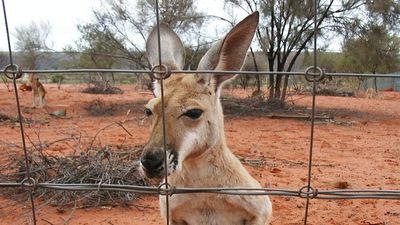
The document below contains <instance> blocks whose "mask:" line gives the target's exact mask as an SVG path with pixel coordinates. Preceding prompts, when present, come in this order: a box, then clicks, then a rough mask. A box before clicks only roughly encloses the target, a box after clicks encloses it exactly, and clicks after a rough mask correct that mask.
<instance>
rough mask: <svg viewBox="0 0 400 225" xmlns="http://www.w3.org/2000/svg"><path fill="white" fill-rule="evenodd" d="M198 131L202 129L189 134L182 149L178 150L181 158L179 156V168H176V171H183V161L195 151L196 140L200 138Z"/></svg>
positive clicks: (183, 142) (184, 139)
mask: <svg viewBox="0 0 400 225" xmlns="http://www.w3.org/2000/svg"><path fill="white" fill-rule="evenodd" d="M198 130H200V129H199V128H197V129H196V130H194V131H191V132H188V133H187V134H186V135H185V137H184V138H183V141H182V144H181V147H180V148H179V150H178V152H179V156H178V166H177V168H176V171H181V169H182V162H183V160H184V159H185V158H186V157H187V156H188V155H189V154H190V153H191V152H192V151H193V149H194V145H195V144H196V140H198V139H199V136H200V133H199V132H198Z"/></svg>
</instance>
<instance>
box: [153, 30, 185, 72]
mask: <svg viewBox="0 0 400 225" xmlns="http://www.w3.org/2000/svg"><path fill="white" fill-rule="evenodd" d="M159 29H160V38H161V60H162V63H163V64H165V65H166V66H168V67H170V68H171V69H172V70H181V69H183V66H184V65H185V48H184V47H183V44H182V42H181V39H180V38H179V37H178V35H177V34H176V33H175V32H174V31H173V30H172V29H171V28H169V26H168V25H167V24H165V23H161V24H160V26H159ZM146 51H147V57H148V59H149V62H150V64H151V66H155V65H158V64H159V56H158V55H159V54H158V32H157V26H156V27H154V28H153V30H152V31H151V32H150V35H149V37H148V38H147V42H146Z"/></svg>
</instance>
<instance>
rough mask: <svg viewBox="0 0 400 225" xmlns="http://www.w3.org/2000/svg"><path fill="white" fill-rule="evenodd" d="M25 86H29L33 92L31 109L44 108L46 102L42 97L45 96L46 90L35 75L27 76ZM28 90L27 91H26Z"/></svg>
mask: <svg viewBox="0 0 400 225" xmlns="http://www.w3.org/2000/svg"><path fill="white" fill-rule="evenodd" d="M27 86H30V87H31V89H32V91H33V99H32V100H33V104H32V105H33V107H34V108H35V107H36V106H39V108H42V107H43V106H45V104H46V102H45V99H44V97H45V96H46V93H47V92H46V90H45V89H44V86H43V84H42V83H40V81H39V78H38V77H37V76H36V75H35V74H33V73H32V74H29V81H28V84H27ZM28 90H29V89H28Z"/></svg>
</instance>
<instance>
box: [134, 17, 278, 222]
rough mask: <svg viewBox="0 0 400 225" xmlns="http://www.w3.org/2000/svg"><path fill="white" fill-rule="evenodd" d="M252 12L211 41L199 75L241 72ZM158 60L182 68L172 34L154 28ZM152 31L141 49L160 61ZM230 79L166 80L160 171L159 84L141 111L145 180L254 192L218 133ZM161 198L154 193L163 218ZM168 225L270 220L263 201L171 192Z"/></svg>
mask: <svg viewBox="0 0 400 225" xmlns="http://www.w3.org/2000/svg"><path fill="white" fill-rule="evenodd" d="M258 19H259V14H258V12H256V13H253V14H252V15H250V16H248V17H247V18H245V19H244V20H243V21H241V22H240V23H239V24H238V25H236V26H235V27H234V28H233V29H232V30H231V31H230V32H229V33H228V34H227V35H226V36H225V37H224V38H223V39H221V40H219V41H218V42H216V43H214V45H213V46H212V47H211V48H210V49H209V50H208V51H207V52H206V54H205V55H204V56H203V58H202V59H201V61H200V63H199V67H198V69H199V70H215V71H218V70H225V71H235V70H240V69H241V67H242V64H243V62H244V59H245V57H246V53H247V50H248V48H249V46H250V44H251V41H252V39H253V36H254V33H255V30H256V27H257V25H258ZM159 29H160V35H161V46H162V53H161V57H162V62H163V64H166V65H167V66H168V67H170V68H171V69H172V70H181V69H182V68H183V66H184V59H185V52H184V47H183V45H182V42H181V41H180V39H179V37H178V36H177V34H176V33H175V32H174V31H173V30H172V29H170V28H169V27H168V26H167V25H166V24H160V28H159ZM157 46H158V45H157V30H156V28H154V29H153V30H152V32H151V33H150V35H149V37H148V39H147V43H146V50H147V54H148V58H149V61H150V63H151V64H152V65H153V66H154V65H157V64H158V54H157V51H158V47H157ZM234 76H235V74H223V75H217V74H212V73H210V74H191V73H190V72H188V73H187V74H172V75H171V76H170V77H169V78H168V79H166V80H165V81H164V101H165V105H164V112H165V118H166V122H165V124H166V142H167V143H166V145H167V153H168V166H167V167H168V168H165V167H164V151H163V147H162V146H163V134H162V109H161V97H160V84H159V83H155V84H154V85H155V89H154V92H155V96H156V97H155V98H154V99H152V100H150V101H149V102H148V103H147V105H146V109H145V114H146V115H147V116H148V117H149V118H150V119H151V121H152V123H151V124H152V125H151V137H150V139H149V141H148V143H147V144H146V146H145V147H144V149H143V153H142V156H141V159H140V162H141V163H140V164H141V166H140V167H141V170H142V172H143V173H144V175H145V176H147V177H148V178H154V177H158V178H162V177H163V176H164V174H165V173H167V174H168V182H169V184H170V185H172V186H174V187H177V188H182V187H186V188H195V187H197V188H205V187H238V188H239V187H242V188H260V187H261V186H260V184H259V183H258V181H256V180H255V179H254V178H253V177H252V176H251V175H250V174H249V173H248V172H247V171H246V169H245V168H244V166H243V165H242V164H241V163H240V161H239V160H238V158H237V157H236V156H235V155H234V154H233V153H232V152H231V151H230V150H229V148H228V146H227V143H226V140H225V135H224V117H223V112H222V106H221V102H220V92H221V87H222V85H223V83H224V82H225V81H227V80H229V79H231V78H233V77H234ZM165 201H166V197H165V196H160V211H161V216H162V217H163V218H164V219H165V220H166V214H167V212H166V207H165ZM169 208H170V212H169V213H170V214H169V215H170V217H169V218H170V221H169V222H170V224H171V225H196V224H198V225H239V224H240V225H244V224H245V225H265V224H267V223H268V222H269V220H270V218H271V215H272V204H271V202H270V200H269V197H268V196H261V195H260V196H252V195H247V196H244V195H221V194H205V193H201V194H177V195H172V196H171V197H170V198H169Z"/></svg>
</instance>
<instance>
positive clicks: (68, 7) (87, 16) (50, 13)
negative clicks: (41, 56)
mask: <svg viewBox="0 0 400 225" xmlns="http://www.w3.org/2000/svg"><path fill="white" fill-rule="evenodd" d="M132 1H135V0H132ZM100 2H101V1H100V0H5V4H6V9H7V18H8V26H9V30H10V32H11V41H12V45H14V41H15V37H14V36H13V35H12V34H13V33H15V28H16V27H18V26H21V25H27V24H29V23H31V21H34V22H40V21H44V22H47V21H48V22H49V23H50V25H51V36H50V38H49V39H50V42H51V43H53V49H55V50H58V51H60V50H62V48H63V47H65V46H66V45H68V44H73V42H74V41H75V40H77V39H78V38H79V36H80V34H79V32H78V30H77V28H76V25H77V24H79V23H86V22H90V21H91V17H92V13H91V10H92V9H94V8H98V7H100ZM200 2H201V4H199V9H200V10H201V11H205V10H207V12H206V13H207V14H213V13H214V14H221V12H222V1H214V0H201V1H200ZM215 2H218V4H217V5H216V3H215ZM210 4H212V5H213V7H210ZM0 21H1V24H0V30H1V32H0V34H1V35H0V51H5V50H7V49H8V47H7V38H6V32H5V25H4V19H3V13H1V19H0Z"/></svg>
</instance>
